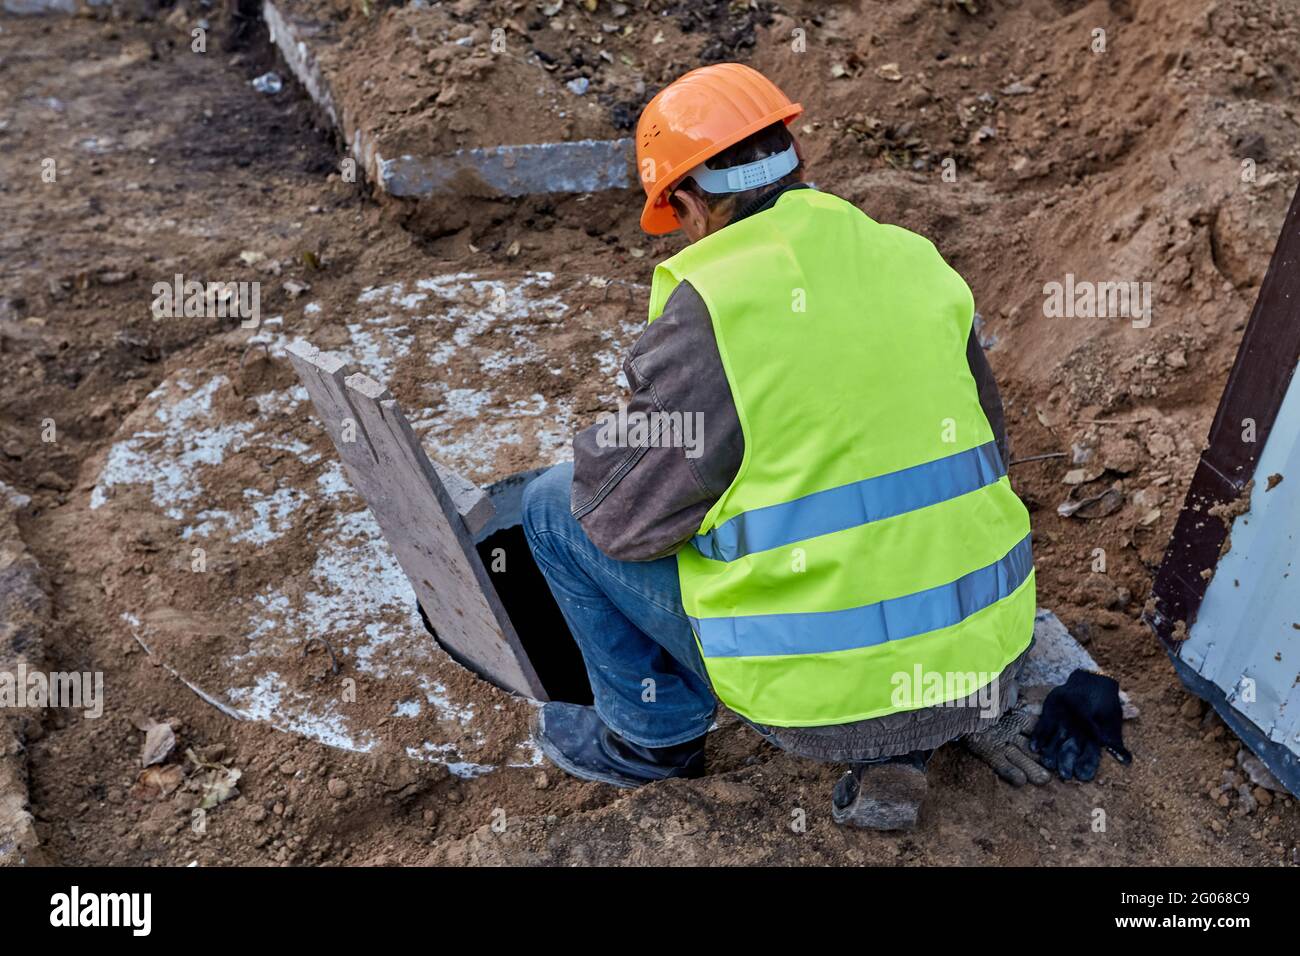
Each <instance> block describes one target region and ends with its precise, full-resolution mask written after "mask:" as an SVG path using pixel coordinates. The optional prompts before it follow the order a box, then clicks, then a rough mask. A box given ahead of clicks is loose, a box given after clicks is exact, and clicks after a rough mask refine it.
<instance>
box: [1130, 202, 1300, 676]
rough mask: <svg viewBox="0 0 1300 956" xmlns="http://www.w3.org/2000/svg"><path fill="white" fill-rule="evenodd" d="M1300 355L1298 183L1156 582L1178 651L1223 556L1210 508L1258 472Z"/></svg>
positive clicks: (1166, 637)
mask: <svg viewBox="0 0 1300 956" xmlns="http://www.w3.org/2000/svg"><path fill="white" fill-rule="evenodd" d="M1297 362H1300V188H1297V190H1296V193H1295V195H1294V196H1293V197H1292V199H1291V206H1290V208H1289V209H1288V211H1287V214H1286V218H1285V219H1284V220H1283V222H1282V231H1281V234H1280V235H1279V236H1278V241H1277V246H1276V247H1275V249H1274V250H1273V257H1272V259H1271V260H1270V261H1269V265H1268V272H1266V273H1265V275H1264V281H1263V283H1262V284H1261V285H1260V288H1259V295H1258V297H1257V298H1256V299H1255V305H1254V308H1253V309H1252V310H1251V314H1250V321H1249V322H1248V323H1247V325H1246V331H1245V333H1244V334H1243V335H1242V339H1241V345H1240V347H1239V348H1238V350H1237V358H1236V360H1235V361H1234V362H1233V365H1232V371H1231V372H1230V373H1229V374H1228V383H1227V385H1226V386H1225V387H1224V390H1223V397H1222V398H1221V399H1220V400H1219V408H1218V411H1217V412H1216V414H1215V416H1214V423H1213V424H1212V425H1211V426H1210V435H1209V440H1208V443H1207V446H1206V450H1205V451H1204V452H1202V454H1201V458H1200V461H1199V462H1198V463H1197V466H1196V472H1195V473H1194V474H1193V476H1192V482H1191V485H1190V486H1189V487H1188V489H1187V497H1186V498H1185V499H1184V501H1183V508H1182V511H1181V512H1180V513H1179V515H1178V520H1177V522H1176V523H1175V525H1174V532H1173V536H1172V537H1171V538H1170V541H1169V547H1168V548H1167V549H1166V550H1165V554H1164V558H1163V559H1162V560H1161V562H1160V567H1159V569H1158V570H1157V572H1156V578H1155V582H1154V584H1153V585H1152V598H1153V603H1152V604H1151V605H1149V608H1148V610H1147V611H1146V612H1144V614H1143V618H1144V620H1146V622H1147V624H1148V625H1149V626H1150V627H1151V628H1152V630H1153V631H1154V632H1155V634H1156V636H1157V637H1159V638H1160V640H1161V642H1162V643H1163V644H1164V645H1165V647H1166V649H1168V651H1169V653H1170V654H1171V655H1173V656H1174V657H1175V658H1177V657H1178V654H1179V647H1180V643H1181V642H1180V641H1179V640H1176V639H1175V638H1174V632H1175V629H1176V627H1177V625H1178V623H1179V622H1182V623H1184V625H1185V626H1186V627H1191V625H1192V623H1193V622H1194V621H1195V620H1196V613H1197V611H1199V610H1200V606H1201V601H1202V600H1203V599H1204V598H1205V591H1206V588H1208V587H1209V580H1208V578H1206V577H1202V574H1201V572H1202V571H1204V570H1205V569H1207V568H1209V569H1213V568H1215V567H1216V566H1217V565H1218V563H1219V558H1220V552H1221V551H1222V548H1223V543H1224V541H1225V540H1226V539H1227V536H1228V532H1229V526H1228V525H1227V524H1225V523H1224V522H1223V521H1221V520H1219V519H1217V518H1215V517H1213V516H1212V515H1210V513H1209V511H1210V509H1211V508H1213V507H1215V506H1216V505H1221V504H1227V503H1229V502H1232V501H1235V500H1237V499H1238V498H1240V497H1241V495H1242V493H1243V492H1244V491H1245V489H1246V486H1247V485H1248V484H1249V483H1250V481H1251V480H1252V479H1253V478H1254V475H1255V468H1256V465H1257V464H1258V461H1259V454H1260V452H1261V451H1263V449H1264V446H1265V444H1266V443H1267V442H1268V436H1269V433H1270V432H1271V431H1272V428H1273V424H1274V422H1275V421H1276V420H1277V414H1278V410H1279V409H1280V408H1281V407H1282V399H1283V398H1284V397H1285V395H1286V392H1287V388H1288V387H1289V386H1290V383H1291V377H1292V375H1293V374H1294V372H1295V369H1296V364H1297ZM1244 419H1253V420H1254V422H1255V439H1256V440H1255V441H1254V442H1244V441H1242V440H1241V430H1242V427H1243V420H1244Z"/></svg>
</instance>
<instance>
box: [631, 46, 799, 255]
mask: <svg viewBox="0 0 1300 956" xmlns="http://www.w3.org/2000/svg"><path fill="white" fill-rule="evenodd" d="M801 112H803V107H802V106H800V105H799V104H798V103H792V102H790V98H789V97H788V96H786V95H785V94H784V93H782V92H781V91H780V90H779V89H777V86H776V84H775V83H773V82H772V81H771V80H769V79H768V78H767V77H765V76H764V75H763V74H762V73H759V72H758V71H757V70H755V69H751V68H750V67H748V66H745V65H744V64H742V63H715V64H713V65H711V66H702V67H700V68H699V69H698V70H691V72H689V73H687V74H686V75H685V76H680V77H678V78H677V79H676V80H674V81H673V82H672V83H670V84H668V85H667V86H666V87H664V88H663V89H662V90H660V91H659V92H658V93H656V94H655V97H654V99H652V100H651V101H650V102H649V103H648V104H646V108H645V110H643V111H642V113H641V118H640V119H639V120H638V121H637V124H636V165H637V171H638V173H639V174H640V177H641V185H642V186H643V187H645V194H646V200H645V208H644V209H642V211H641V228H642V229H644V230H645V231H646V232H648V233H650V234H651V235H662V234H663V233H666V232H672V231H673V230H674V229H677V228H678V227H679V226H681V223H679V222H678V221H677V213H676V212H674V211H673V207H672V206H671V205H670V204H669V202H668V196H667V190H668V187H669V186H671V185H673V184H674V183H675V182H676V181H677V180H679V179H680V178H681V177H683V176H685V175H686V174H687V173H688V172H690V171H691V170H692V169H694V168H695V167H696V166H698V165H699V164H700V163H703V162H704V161H706V160H708V159H710V158H712V157H714V156H716V155H718V153H720V152H722V151H723V150H724V149H726V148H727V147H728V146H734V145H735V144H736V143H739V142H740V141H741V140H742V139H744V138H745V137H747V136H749V135H751V134H753V133H757V132H758V131H759V130H761V129H763V128H764V127H766V126H771V125H772V124H773V123H777V122H784V123H789V122H790V121H791V120H793V119H794V118H795V117H796V116H798V115H799V114H800V113H801Z"/></svg>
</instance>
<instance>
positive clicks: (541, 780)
mask: <svg viewBox="0 0 1300 956" xmlns="http://www.w3.org/2000/svg"><path fill="white" fill-rule="evenodd" d="M550 785H551V778H550V777H548V776H547V775H546V771H545V770H539V771H537V776H535V777H534V778H533V786H534V787H536V788H537V789H538V790H545V789H547V788H548V787H550Z"/></svg>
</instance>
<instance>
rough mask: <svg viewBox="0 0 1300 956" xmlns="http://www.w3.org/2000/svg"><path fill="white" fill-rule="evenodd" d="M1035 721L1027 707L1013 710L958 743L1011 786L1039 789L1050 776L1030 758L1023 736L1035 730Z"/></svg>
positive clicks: (1027, 744) (1027, 743)
mask: <svg viewBox="0 0 1300 956" xmlns="http://www.w3.org/2000/svg"><path fill="white" fill-rule="evenodd" d="M1034 720H1035V714H1034V712H1033V711H1032V710H1031V709H1030V708H1028V707H1026V706H1024V705H1021V706H1019V707H1013V708H1012V709H1011V710H1008V711H1007V712H1006V713H1005V714H1003V715H1002V716H1001V717H999V718H998V720H997V723H995V724H994V725H993V726H992V727H989V728H988V729H987V730H979V731H976V732H975V733H973V734H967V735H966V736H964V737H962V738H961V742H962V744H963V745H965V747H966V749H967V750H969V751H970V752H971V753H973V754H974V755H975V756H976V757H979V758H980V760H983V761H984V762H985V763H986V764H988V765H989V766H990V767H992V768H993V772H994V773H996V774H997V775H998V776H999V777H1001V778H1002V779H1003V780H1005V781H1006V782H1007V783H1009V784H1011V786H1013V787H1023V786H1024V785H1025V783H1026V781H1028V782H1030V783H1033V784H1035V785H1037V786H1042V785H1043V784H1045V783H1047V781H1049V780H1051V779H1052V775H1051V774H1050V773H1048V772H1047V771H1046V770H1044V769H1043V768H1042V767H1040V766H1039V765H1038V764H1037V763H1035V762H1034V758H1033V757H1031V756H1030V755H1029V738H1028V737H1026V736H1025V734H1027V733H1029V732H1030V731H1031V730H1033V729H1034Z"/></svg>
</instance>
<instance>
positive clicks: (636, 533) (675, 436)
mask: <svg viewBox="0 0 1300 956" xmlns="http://www.w3.org/2000/svg"><path fill="white" fill-rule="evenodd" d="M623 370H624V372H625V373H626V375H627V380H628V384H629V386H630V387H631V390H632V394H631V397H630V399H629V401H628V404H627V413H628V421H629V422H633V421H635V420H636V419H635V418H633V416H634V415H639V416H645V420H647V421H648V422H649V423H650V424H651V426H652V427H649V428H647V429H646V430H645V434H644V435H642V436H640V437H639V438H638V436H637V435H636V433H635V431H634V430H633V429H628V430H627V437H631V438H632V439H633V440H632V441H622V440H620V436H618V435H617V434H616V433H615V432H614V430H613V429H612V428H610V427H609V426H608V424H607V423H604V422H598V423H597V424H595V425H592V426H590V427H589V428H586V429H585V430H583V431H581V432H579V433H578V435H577V436H576V437H575V438H574V440H573V500H572V507H573V516H574V517H575V518H577V519H578V521H579V523H581V525H582V528H583V530H584V531H586V532H587V536H588V537H589V538H590V539H591V540H592V542H593V543H594V544H595V545H596V547H598V548H600V550H601V551H603V552H604V553H605V554H607V555H609V556H610V557H611V558H616V559H618V560H620V561H651V560H654V559H655V558H661V557H664V556H666V555H669V554H673V553H675V552H676V551H678V550H679V549H680V548H681V547H682V545H684V544H686V542H688V541H689V540H690V539H691V537H692V536H693V535H694V534H695V532H696V531H697V530H699V527H700V522H701V521H702V520H703V519H704V516H705V514H707V513H708V511H709V509H710V508H712V507H713V505H714V503H715V502H716V501H717V500H718V498H719V497H720V496H721V495H722V492H724V491H725V490H726V489H727V487H728V486H730V484H731V483H732V481H733V480H734V479H735V477H736V472H737V471H739V470H740V462H741V459H742V457H743V454H744V437H743V435H742V433H741V429H740V419H739V417H738V416H737V415H736V406H735V402H734V401H733V400H732V397H731V387H730V385H728V383H727V376H726V373H725V372H724V371H723V368H722V358H721V356H720V355H719V354H718V346H717V342H716V340H715V339H714V336H713V324H712V322H711V321H710V319H709V312H708V307H707V306H705V304H704V300H703V299H702V298H700V295H699V293H698V292H696V291H695V289H694V288H692V287H691V285H690V284H689V283H687V282H683V283H681V284H680V285H679V286H678V287H677V288H676V289H675V290H674V291H673V294H672V295H671V296H670V297H669V299H668V302H667V304H666V305H665V307H664V311H663V314H662V315H661V316H660V317H659V318H657V319H655V321H654V322H652V323H651V324H650V325H649V326H647V327H646V330H645V331H644V332H643V333H642V334H641V337H640V338H639V339H638V340H637V342H636V344H635V345H634V346H633V347H632V353H631V355H630V356H629V357H628V359H627V361H626V362H625V363H624V365H623ZM656 416H657V421H658V422H659V423H660V425H661V426H663V430H662V431H657V430H656V428H655V427H653V424H654V422H655V421H656ZM678 423H680V424H678ZM611 439H613V440H611ZM683 446H684V447H683Z"/></svg>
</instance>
